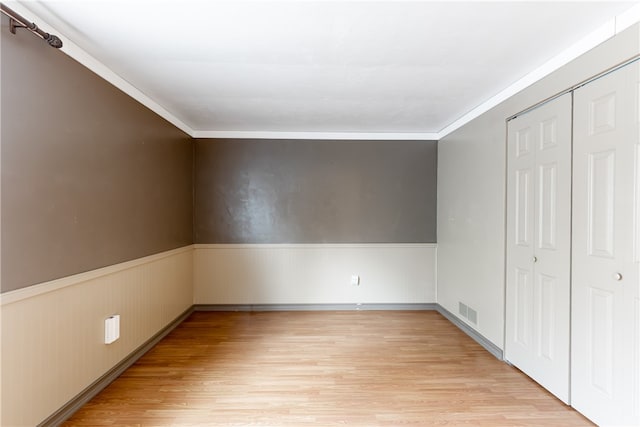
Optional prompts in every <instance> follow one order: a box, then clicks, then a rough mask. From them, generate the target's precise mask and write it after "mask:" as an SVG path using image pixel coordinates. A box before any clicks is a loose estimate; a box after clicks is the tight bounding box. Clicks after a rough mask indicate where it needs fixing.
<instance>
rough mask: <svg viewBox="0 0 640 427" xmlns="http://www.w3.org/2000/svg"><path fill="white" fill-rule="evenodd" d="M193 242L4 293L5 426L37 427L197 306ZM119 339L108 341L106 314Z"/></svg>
mask: <svg viewBox="0 0 640 427" xmlns="http://www.w3.org/2000/svg"><path fill="white" fill-rule="evenodd" d="M192 256H193V249H192V247H191V246H188V247H185V248H182V249H176V250H173V251H168V252H164V253H161V254H157V255H153V256H149V257H145V258H141V259H139V260H134V261H129V262H125V263H122V264H117V265H113V266H109V267H105V268H101V269H98V270H95V271H91V272H88V273H81V274H77V275H74V276H70V277H65V278H63V279H59V280H54V281H51V282H47V283H42V284H39V285H36V286H31V287H28V288H24V289H20V290H17V291H13V292H7V293H4V294H2V296H1V297H0V298H1V299H0V304H1V305H0V310H1V315H0V317H1V318H2V328H3V329H2V363H1V366H2V405H1V408H2V413H1V415H0V425H3V426H34V425H36V424H38V423H40V422H41V421H43V420H44V419H46V418H47V417H49V416H50V415H51V414H52V413H53V412H55V411H57V410H58V409H60V408H61V407H62V406H63V405H65V404H66V403H67V402H68V401H69V400H71V399H72V398H74V397H75V396H76V395H78V394H79V393H80V392H82V391H83V390H84V389H85V388H86V387H88V386H89V385H91V384H92V383H93V382H94V381H95V380H97V379H98V378H100V377H101V376H102V375H103V374H105V373H106V372H107V371H109V370H110V369H111V368H113V367H114V366H115V365H117V364H118V363H119V362H120V361H122V360H123V359H124V358H125V357H127V356H128V355H129V354H130V353H132V352H133V351H134V350H136V349H137V348H138V347H139V346H141V345H142V344H144V343H145V342H146V341H147V340H149V339H150V338H151V337H153V336H154V335H155V334H156V333H157V332H159V331H160V330H162V329H163V328H164V327H165V326H166V325H168V324H169V323H171V322H172V321H173V320H175V319H176V318H177V317H178V316H179V315H180V314H182V313H183V312H184V311H185V310H187V309H188V308H190V307H191V305H192V301H193V287H192V283H193V280H192V270H193V259H192ZM112 314H120V315H121V319H120V322H121V323H120V327H121V330H120V333H121V335H120V339H119V340H118V341H116V342H115V343H113V344H110V345H105V344H104V319H105V318H107V317H108V316H110V315H112Z"/></svg>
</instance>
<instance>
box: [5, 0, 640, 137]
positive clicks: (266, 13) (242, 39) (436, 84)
mask: <svg viewBox="0 0 640 427" xmlns="http://www.w3.org/2000/svg"><path fill="white" fill-rule="evenodd" d="M9 5H10V6H11V3H10V2H9ZM637 5H638V2H637V1H570V2H559V1H543V2H529V1H527V2H524V1H518V2H516V1H509V2H507V1H499V2H495V1H494V2H482V1H467V2H459V1H440V2H435V1H390V0H388V1H306V0H297V1H272V0H262V1H246V0H231V1H215V0H210V1H197V0H181V1H177V0H174V1H164V0H155V1H151V0H96V1H93V0H85V1H79V0H75V1H73V0H71V1H58V0H48V1H39V2H26V3H23V6H25V7H26V8H27V10H28V11H31V12H33V13H34V14H35V15H36V16H37V17H38V18H40V19H43V20H44V21H45V23H48V24H49V25H50V26H52V27H53V28H54V29H55V30H57V31H59V32H60V35H61V36H64V38H65V39H66V40H67V41H68V42H73V43H74V44H75V45H77V46H78V47H79V48H80V49H81V50H84V51H86V52H87V53H88V54H89V55H91V56H93V57H94V58H95V59H97V60H98V61H99V62H100V63H102V64H103V65H104V66H106V67H107V68H108V69H110V70H111V71H112V72H113V73H115V74H116V75H118V76H119V77H120V78H122V79H124V80H125V81H126V82H128V83H129V84H130V85H131V86H133V87H134V88H136V89H137V90H139V92H141V94H143V95H142V98H144V99H143V101H144V100H146V101H147V103H157V104H158V105H159V106H160V107H159V108H160V110H162V111H165V112H168V114H165V116H167V117H169V118H170V120H172V121H174V123H177V124H179V126H180V127H181V128H183V129H186V130H187V131H188V132H189V133H191V134H192V135H196V136H207V135H209V136H216V135H223V136H224V135H226V136H233V135H240V136H242V135H249V134H246V133H245V132H255V135H259V134H261V133H262V134H265V135H271V136H277V134H272V132H285V133H294V134H295V133H299V132H314V133H352V134H354V135H366V134H372V133H383V134H386V135H391V134H400V137H401V136H402V135H403V134H404V135H409V134H418V135H422V136H427V137H428V136H443V131H445V130H446V129H448V128H449V129H450V128H451V125H452V123H455V122H456V121H457V120H459V119H460V118H461V117H463V116H465V115H466V114H468V113H470V112H472V111H474V109H475V108H476V107H478V106H479V105H481V104H483V102H485V101H487V100H488V99H490V98H491V97H493V96H495V95H496V94H499V93H500V92H501V91H503V90H505V89H507V88H508V87H509V86H510V85H512V84H514V83H516V82H517V81H518V80H519V79H522V78H523V77H525V76H526V75H527V74H528V73H530V72H531V71H532V70H534V69H536V68H538V67H540V66H541V65H543V64H544V63H545V62H547V61H549V60H550V59H552V58H553V57H554V56H556V55H558V54H561V53H562V52H563V51H565V50H566V49H569V48H571V46H572V45H574V44H575V43H577V42H578V41H580V40H581V39H582V38H583V37H585V36H587V35H589V34H590V33H592V32H593V31H595V30H597V29H598V28H600V27H601V26H602V25H603V24H605V23H611V22H614V24H615V21H611V20H612V19H613V18H614V17H616V15H620V14H622V13H623V12H625V11H627V10H628V9H630V8H631V7H632V6H637ZM637 9H638V8H637V7H636V8H634V10H637ZM627 13H628V12H627ZM72 56H73V55H72ZM145 96H146V97H148V98H146V97H145ZM139 98H140V97H139ZM283 135H284V134H283ZM396 137H397V135H396Z"/></svg>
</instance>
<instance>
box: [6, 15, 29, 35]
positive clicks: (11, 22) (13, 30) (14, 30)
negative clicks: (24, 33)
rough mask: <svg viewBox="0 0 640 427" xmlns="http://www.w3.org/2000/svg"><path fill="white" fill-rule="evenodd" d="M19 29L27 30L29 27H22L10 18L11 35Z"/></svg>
mask: <svg viewBox="0 0 640 427" xmlns="http://www.w3.org/2000/svg"><path fill="white" fill-rule="evenodd" d="M17 28H27V26H26V25H22V24H21V23H19V22H18V21H16V20H15V19H13V18H9V31H11V34H15V33H16V29H17Z"/></svg>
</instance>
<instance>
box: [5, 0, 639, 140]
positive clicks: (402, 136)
mask: <svg viewBox="0 0 640 427" xmlns="http://www.w3.org/2000/svg"><path fill="white" fill-rule="evenodd" d="M5 4H7V6H9V7H11V8H12V9H14V10H15V11H16V12H18V13H20V14H21V15H23V16H24V17H25V18H27V19H30V20H32V21H35V22H37V23H38V26H39V27H40V28H42V29H43V30H45V31H47V32H51V33H53V34H56V35H58V36H59V37H60V39H61V40H62V41H63V43H64V46H63V47H62V49H61V50H62V51H63V52H64V53H65V54H67V55H69V56H70V57H71V58H73V59H75V60H76V61H78V62H79V63H80V64H82V65H84V66H85V67H87V68H88V69H90V70H91V71H93V72H94V73H96V74H97V75H99V76H100V77H102V78H103V79H105V80H106V81H108V82H109V83H111V84H113V85H114V86H116V87H117V88H118V89H120V90H122V91H123V92H125V93H126V94H127V95H129V96H131V97H132V98H133V99H135V100H136V101H138V102H140V103H141V104H143V105H144V106H146V107H147V108H149V109H150V110H152V111H153V112H155V113H156V114H158V115H159V116H160V117H162V118H164V119H165V120H167V121H168V122H170V123H171V124H173V125H174V126H176V127H177V128H178V129H180V130H182V131H183V132H185V133H186V134H187V135H189V136H191V137H192V138H203V139H204V138H226V139H246V138H251V139H313V140H336V139H339V140H441V139H442V138H444V137H446V136H447V135H449V134H450V133H452V132H454V131H455V130H457V129H459V128H461V127H462V126H464V125H465V124H467V123H469V122H470V121H472V120H474V119H475V118H477V117H479V116H480V115H482V114H484V113H486V112H487V111H489V110H490V109H492V108H493V107H495V106H497V105H498V104H500V103H501V102H503V101H505V100H506V99H508V98H510V97H511V96H513V95H515V94H517V93H518V92H520V91H522V90H523V89H525V88H527V87H529V86H531V85H532V84H534V83H536V82H537V81H539V80H541V79H543V78H544V77H546V76H548V75H549V74H551V73H552V72H554V71H556V70H558V69H559V68H560V67H562V66H564V65H566V64H567V63H569V62H570V61H572V60H574V59H576V58H577V57H579V56H580V55H582V54H584V53H585V52H587V51H589V50H591V49H593V48H594V47H596V46H597V45H599V44H601V43H602V42H604V41H606V40H608V39H609V38H611V37H613V36H615V35H616V34H618V33H620V32H622V31H623V30H625V29H627V28H629V27H630V26H632V25H634V24H636V23H638V22H640V3H639V4H638V5H636V6H633V7H632V8H630V9H628V10H627V11H625V12H623V13H622V14H620V15H618V16H617V17H616V18H614V19H611V20H609V21H608V22H606V23H605V24H603V25H602V26H600V27H599V28H598V29H596V30H595V31H593V32H591V33H590V34H588V35H587V36H586V37H584V38H582V39H581V40H580V41H578V42H577V43H575V44H574V45H572V46H571V47H569V48H568V49H565V50H564V51H563V52H561V53H559V54H558V55H556V56H555V57H553V58H551V59H550V60H549V61H547V62H545V63H544V64H542V65H541V66H540V67H538V68H536V69H535V70H533V71H531V72H530V73H529V74H527V75H526V76H524V77H523V78H521V79H520V80H518V81H516V82H515V83H513V84H512V85H510V86H508V87H507V88H505V89H504V90H502V91H501V92H499V93H497V94H496V95H494V96H493V97H491V98H489V99H488V100H486V101H484V102H483V103H481V104H480V105H478V106H477V107H475V108H474V109H472V110H471V111H469V112H468V113H466V114H464V115H463V116H461V117H460V118H458V119H457V120H455V121H453V122H452V123H451V124H449V125H448V126H446V127H444V128H443V129H441V130H440V131H439V132H288V131H262V130H252V131H239V130H225V131H222V130H215V129H212V130H194V129H192V128H191V127H190V126H189V125H187V124H186V123H185V122H183V121H182V120H181V119H179V118H178V117H177V116H176V115H175V114H174V113H172V112H171V111H169V110H167V109H166V108H164V107H163V106H162V105H161V104H159V103H158V102H156V101H155V100H154V99H152V98H151V97H149V96H147V95H146V94H145V93H143V92H142V91H141V90H139V89H138V88H136V87H135V86H134V85H132V84H131V83H129V82H128V81H126V80H125V79H123V78H122V77H120V76H119V75H118V74H117V73H116V72H114V71H113V70H112V69H111V68H109V67H108V66H107V65H105V64H103V63H102V62H100V61H99V60H97V59H96V58H95V57H93V56H92V55H90V54H89V53H88V52H86V51H85V50H84V49H82V48H81V47H79V46H78V45H76V44H75V43H74V42H73V41H71V40H70V39H69V38H68V37H66V36H65V35H64V33H63V32H61V31H59V30H58V29H57V28H55V27H54V26H52V25H51V24H49V23H47V22H46V20H43V19H42V18H40V17H39V16H38V15H37V8H38V7H39V2H29V3H27V4H29V8H27V7H26V6H25V5H24V4H23V2H19V1H16V0H9V1H5ZM34 6H35V7H34ZM32 9H34V10H35V11H34V10H32Z"/></svg>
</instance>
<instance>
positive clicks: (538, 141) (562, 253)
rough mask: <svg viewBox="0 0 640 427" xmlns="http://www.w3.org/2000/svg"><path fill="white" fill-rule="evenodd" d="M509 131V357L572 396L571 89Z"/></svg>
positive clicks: (519, 119) (542, 381) (512, 123)
mask: <svg viewBox="0 0 640 427" xmlns="http://www.w3.org/2000/svg"><path fill="white" fill-rule="evenodd" d="M508 135H509V136H508V172H507V173H508V179H507V200H508V201H507V206H508V207H507V295H506V302H507V307H506V335H505V336H506V342H505V357H506V359H507V360H508V361H509V362H511V363H512V364H514V365H515V366H517V367H518V368H519V369H521V370H522V371H523V372H525V373H526V374H527V375H529V376H530V377H532V378H533V379H535V380H536V381H538V382H539V383H540V384H542V385H543V386H544V387H546V388H547V389H548V390H550V391H551V392H552V393H554V394H555V395H556V396H558V397H559V398H560V399H562V400H563V401H564V402H568V401H569V303H570V301H569V294H570V292H569V281H570V232H571V224H570V220H571V202H570V199H571V95H563V96H561V97H559V98H557V99H555V100H553V101H551V102H549V103H547V104H545V105H543V106H541V107H539V108H537V109H535V110H532V111H530V112H528V113H526V114H524V115H522V116H520V117H517V118H515V119H513V120H511V121H510V122H509V124H508Z"/></svg>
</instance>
